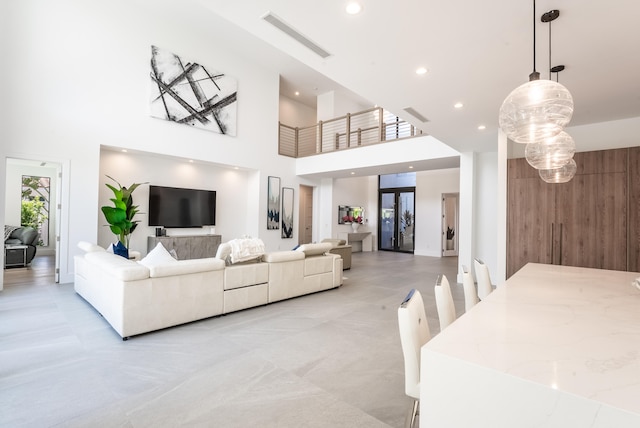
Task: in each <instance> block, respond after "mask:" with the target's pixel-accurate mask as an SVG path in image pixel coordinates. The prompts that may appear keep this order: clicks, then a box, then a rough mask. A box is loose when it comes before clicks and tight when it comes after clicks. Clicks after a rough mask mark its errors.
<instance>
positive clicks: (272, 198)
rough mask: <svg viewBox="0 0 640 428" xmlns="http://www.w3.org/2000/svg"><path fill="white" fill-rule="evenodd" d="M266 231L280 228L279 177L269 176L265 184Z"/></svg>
mask: <svg viewBox="0 0 640 428" xmlns="http://www.w3.org/2000/svg"><path fill="white" fill-rule="evenodd" d="M267 198H268V199H267V230H274V229H279V228H280V177H271V176H269V178H268V182H267Z"/></svg>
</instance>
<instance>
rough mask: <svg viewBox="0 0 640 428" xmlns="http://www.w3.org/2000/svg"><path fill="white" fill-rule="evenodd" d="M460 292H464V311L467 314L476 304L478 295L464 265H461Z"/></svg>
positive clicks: (471, 277)
mask: <svg viewBox="0 0 640 428" xmlns="http://www.w3.org/2000/svg"><path fill="white" fill-rule="evenodd" d="M462 290H463V291H464V311H465V312H467V311H468V310H469V309H471V308H473V307H474V306H475V305H476V304H477V303H478V293H477V291H476V284H475V283H474V281H473V275H471V272H470V271H469V268H468V267H466V266H465V265H462Z"/></svg>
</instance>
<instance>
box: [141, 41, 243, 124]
mask: <svg viewBox="0 0 640 428" xmlns="http://www.w3.org/2000/svg"><path fill="white" fill-rule="evenodd" d="M150 76H151V87H150V89H151V91H150V93H151V106H150V107H151V116H152V117H157V118H160V119H165V120H170V121H172V122H177V123H183V124H186V125H190V126H194V127H197V128H202V129H206V130H208V131H213V132H217V133H220V134H225V135H230V136H235V135H236V110H237V100H236V95H237V91H238V82H237V81H236V80H235V79H234V78H232V77H229V76H227V75H225V74H224V73H221V72H219V71H216V70H214V69H212V68H208V67H205V66H203V65H200V64H198V63H195V62H192V61H187V60H185V59H183V58H181V57H179V56H178V55H176V54H174V53H171V52H169V51H167V50H164V49H161V48H159V47H157V46H151V73H150Z"/></svg>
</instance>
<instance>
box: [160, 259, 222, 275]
mask: <svg viewBox="0 0 640 428" xmlns="http://www.w3.org/2000/svg"><path fill="white" fill-rule="evenodd" d="M169 257H171V256H169ZM171 259H172V260H173V262H172V263H165V264H158V265H154V266H150V267H149V276H150V277H151V278H161V277H165V276H177V275H187V274H190V273H199V272H208V271H212V270H223V269H224V262H223V261H222V260H218V259H216V258H213V257H210V258H207V259H190V260H175V259H174V258H173V257H171Z"/></svg>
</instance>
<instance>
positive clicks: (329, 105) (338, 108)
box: [317, 91, 373, 121]
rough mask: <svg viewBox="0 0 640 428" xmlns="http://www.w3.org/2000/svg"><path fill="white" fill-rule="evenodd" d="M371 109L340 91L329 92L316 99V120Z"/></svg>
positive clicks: (369, 106)
mask: <svg viewBox="0 0 640 428" xmlns="http://www.w3.org/2000/svg"><path fill="white" fill-rule="evenodd" d="M371 107H373V106H372V105H366V104H363V103H362V102H360V101H359V100H355V99H354V98H353V97H352V96H349V95H348V94H345V93H343V92H342V91H329V92H326V93H324V94H320V95H318V97H317V120H318V121H320V120H328V119H333V118H336V117H341V116H344V115H346V114H347V113H358V112H360V111H363V110H367V109H369V108H371Z"/></svg>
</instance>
